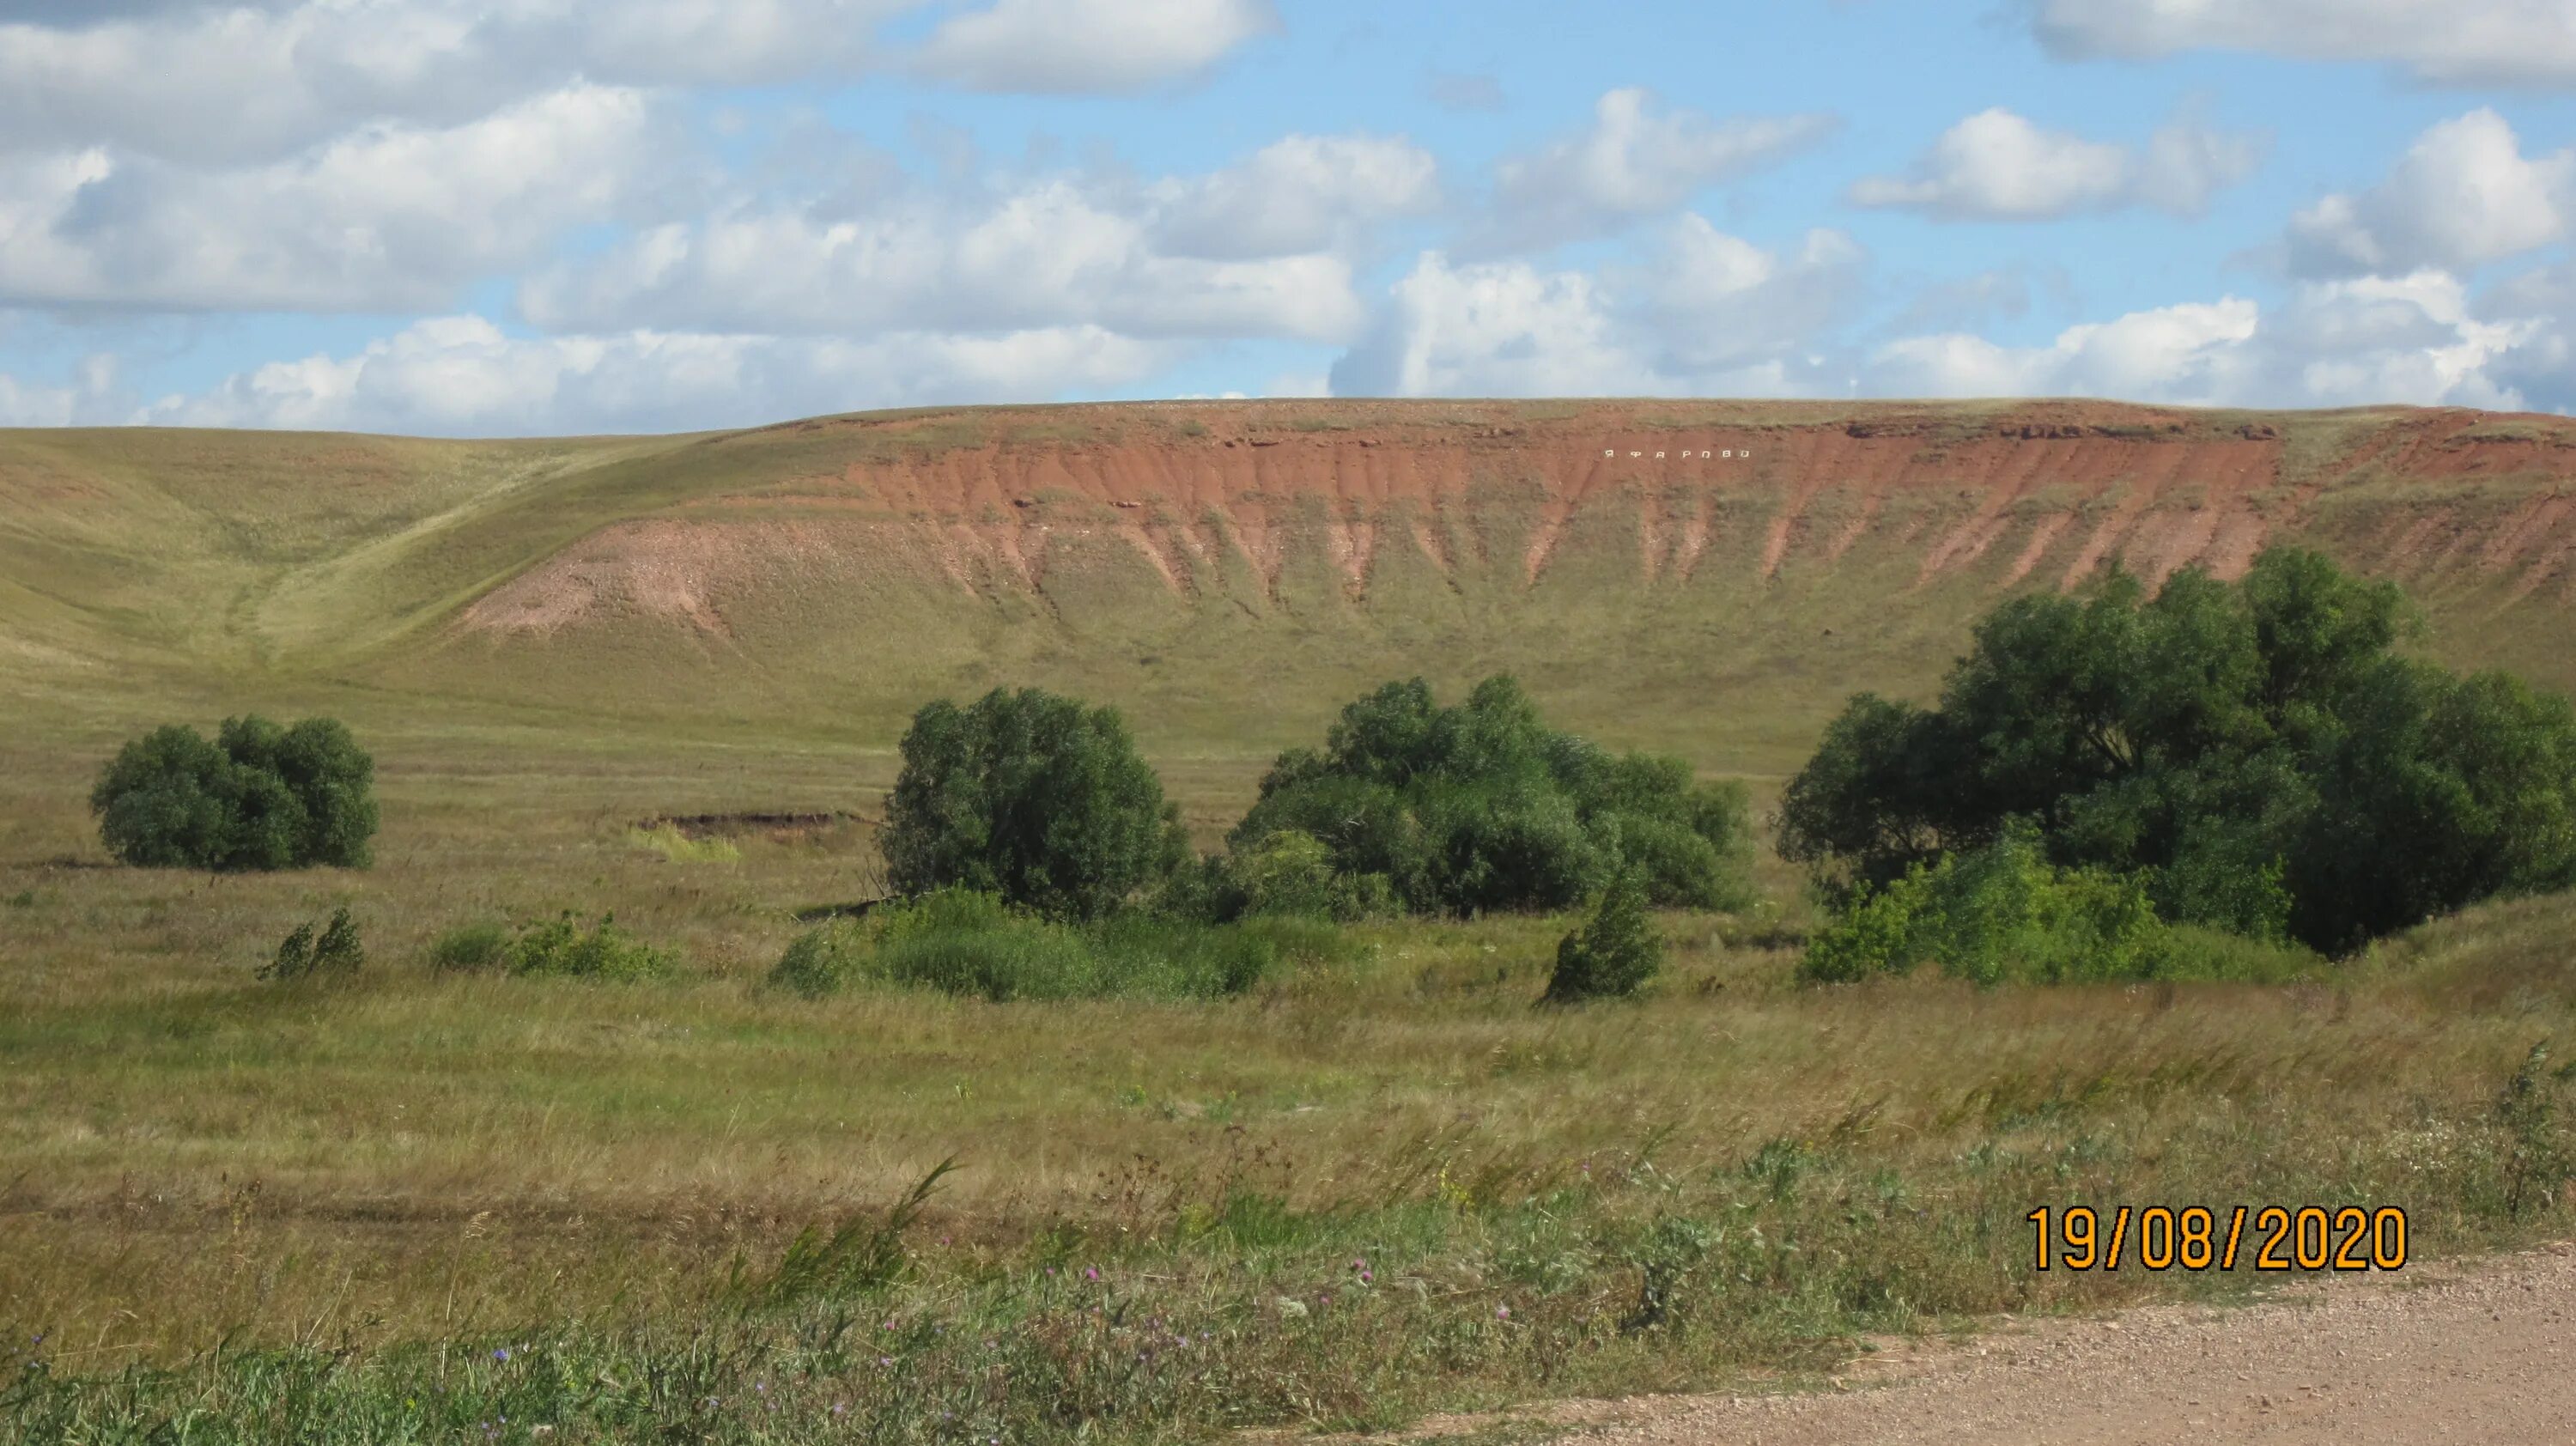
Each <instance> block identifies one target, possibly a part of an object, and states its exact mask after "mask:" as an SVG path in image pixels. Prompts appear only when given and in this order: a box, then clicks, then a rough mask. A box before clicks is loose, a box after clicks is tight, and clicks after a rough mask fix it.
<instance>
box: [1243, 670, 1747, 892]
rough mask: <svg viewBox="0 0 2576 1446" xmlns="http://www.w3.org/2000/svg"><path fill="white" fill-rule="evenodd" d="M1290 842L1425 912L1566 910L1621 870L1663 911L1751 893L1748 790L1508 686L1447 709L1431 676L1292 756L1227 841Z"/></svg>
mask: <svg viewBox="0 0 2576 1446" xmlns="http://www.w3.org/2000/svg"><path fill="white" fill-rule="evenodd" d="M1285 832H1295V833H1300V834H1305V835H1309V836H1311V837H1313V838H1314V839H1315V840H1317V841H1318V842H1320V843H1321V844H1322V845H1323V846H1324V849H1325V852H1326V854H1327V856H1328V857H1329V859H1330V861H1331V867H1332V870H1333V872H1334V873H1335V874H1336V875H1337V876H1339V877H1341V878H1343V879H1345V880H1350V881H1354V882H1355V883H1359V884H1362V885H1364V886H1365V887H1366V888H1368V889H1370V890H1374V889H1375V888H1376V887H1378V886H1377V885H1376V884H1375V883H1374V882H1373V881H1374V880H1378V879H1383V880H1384V881H1385V883H1384V888H1385V889H1386V890H1388V891H1389V892H1391V893H1392V894H1393V896H1394V897H1395V899H1396V900H1397V901H1398V902H1400V903H1401V904H1402V905H1403V906H1404V907H1406V908H1408V909H1410V910H1413V911H1415V912H1423V913H1430V912H1448V913H1466V912H1471V911H1475V910H1483V909H1557V908H1566V907H1569V906H1572V905H1574V904H1577V903H1580V902H1581V901H1583V900H1584V899H1587V898H1589V897H1592V896H1593V895H1595V894H1597V893H1599V892H1600V891H1601V889H1602V888H1603V887H1604V886H1605V885H1606V884H1607V883H1608V882H1609V881H1610V878H1611V876H1612V875H1613V874H1614V873H1616V872H1618V871H1619V870H1620V869H1622V868H1634V869H1636V870H1637V872H1638V874H1639V881H1640V887H1642V888H1643V889H1644V890H1645V892H1646V895H1647V897H1648V898H1649V899H1650V900H1651V901H1653V902H1655V903H1660V904H1674V905H1691V906H1697V907H1703V908H1722V907H1728V906H1731V905H1734V904H1736V903H1738V902H1740V901H1741V900H1742V899H1743V898H1744V897H1745V896H1746V894H1747V893H1748V888H1747V880H1746V870H1745V867H1744V861H1743V854H1744V853H1745V851H1746V842H1747V836H1748V835H1749V833H1750V822H1749V818H1748V810H1747V807H1746V804H1745V798H1744V792H1743V790H1742V789H1741V788H1740V787H1738V786H1736V785H1732V784H1718V785H1709V784H1701V783H1698V782H1697V781H1696V780H1694V779H1693V778H1692V776H1691V770H1690V766H1689V765H1688V764H1686V763H1684V762H1682V761H1681V760H1679V759H1671V758H1659V757H1654V756H1651V755H1646V754H1627V755H1624V756H1622V755H1614V754H1612V753H1610V752H1609V751H1607V750H1605V749H1603V748H1601V747H1600V746H1599V745H1597V744H1594V743H1592V742H1590V741H1589V740H1587V739H1583V738H1578V737H1576V736H1574V735H1572V734H1568V733H1561V732H1558V731H1556V730H1555V729H1552V728H1550V727H1548V726H1547V724H1546V722H1545V721H1544V720H1543V719H1541V718H1540V716H1539V713H1538V709H1537V708H1536V706H1535V705H1534V704H1532V703H1531V701H1530V699H1529V696H1528V695H1527V694H1526V693H1524V692H1522V691H1521V688H1520V685H1519V684H1518V683H1516V682H1514V681H1513V680H1512V679H1511V678H1509V677H1507V676H1498V677H1492V678H1487V679H1486V680H1484V681H1483V682H1482V683H1479V684H1477V685H1476V687H1475V689H1474V690H1473V691H1472V692H1470V693H1469V695H1468V697H1467V698H1466V700H1465V701H1464V702H1462V703H1459V704H1457V705H1454V706H1450V707H1442V706H1441V705H1440V704H1439V703H1438V701H1437V700H1436V699H1434V698H1433V696H1432V692H1431V687H1430V685H1429V684H1428V683H1425V682H1424V681H1423V680H1421V679H1419V678H1416V679H1413V680H1411V681H1409V682H1402V683H1388V684H1386V685H1384V686H1382V687H1380V688H1378V689H1376V690H1375V691H1373V692H1371V693H1369V694H1367V695H1366V696H1364V697H1362V698H1359V699H1357V700H1355V701H1354V702H1352V703H1351V704H1350V705H1349V706H1348V707H1346V708H1344V709H1343V710H1342V714H1341V717H1340V718H1339V719H1337V720H1336V721H1335V722H1334V723H1333V725H1332V727H1331V728H1330V729H1329V730H1328V731H1327V732H1326V734H1325V739H1324V747H1323V748H1322V750H1320V751H1318V750H1314V749H1306V748H1300V749H1291V750H1290V751H1288V752H1286V753H1283V754H1281V755H1279V758H1278V761H1277V762H1276V763H1275V764H1273V765H1272V767H1271V770H1270V772H1269V774H1268V775H1267V776H1266V777H1265V778H1263V780H1262V784H1261V798H1260V801H1259V802H1257V803H1256V804H1254V805H1253V808H1252V811H1251V812H1250V813H1249V814H1247V815H1246V816H1245V818H1244V820H1243V822H1242V823H1241V824H1240V825H1238V826H1237V827H1236V828H1235V830H1234V832H1233V833H1232V834H1231V835H1230V836H1229V838H1228V843H1229V846H1230V847H1231V848H1232V849H1233V850H1234V851H1235V852H1236V853H1238V854H1244V853H1249V852H1251V851H1254V850H1257V849H1259V848H1260V847H1261V846H1262V844H1263V842H1264V840H1266V839H1268V838H1270V837H1272V836H1273V835H1276V834H1280V833H1285Z"/></svg>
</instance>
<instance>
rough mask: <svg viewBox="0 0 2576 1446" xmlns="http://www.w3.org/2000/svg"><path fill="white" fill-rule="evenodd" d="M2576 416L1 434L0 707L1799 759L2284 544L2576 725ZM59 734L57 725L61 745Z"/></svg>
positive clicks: (1454, 410)
mask: <svg viewBox="0 0 2576 1446" xmlns="http://www.w3.org/2000/svg"><path fill="white" fill-rule="evenodd" d="M2571 478H2576V424H2570V423H2567V422H2564V421H2561V420H2558V419H2553V418H2541V417H2498V416H2488V415H2482V414H2476V413H2469V412H2458V411H2415V410H2403V409H2390V410H2379V411H2364V412H2337V413H2309V414H2254V413H2237V412H2202V411H2177V410H2170V409H2149V408H2133V407H2118V406H2108V405H2102V404H2092V403H2068V402H2054V403H2051V402H2033V403H2009V404H2005V403H1980V404H1966V405H1947V406H1944V405H1926V404H1867V405H1864V404H1770V403H1766V404H1748V403H1716V402H1676V403H1648V402H1583V403H1571V402H1549V403H1525V404H1500V403H1410V402H1404V403H1397V402H1388V403H1352V402H1311V403H1208V404H1146V405H1134V406H1082V407H1048V408H1008V409H969V410H959V411H938V412H913V413H897V414H877V415H867V416H857V417H846V418H832V419H822V420H816V421H809V422H800V423H793V424H789V425H786V426H780V427H769V428H761V429H756V430H751V431H743V432H729V433H712V434H701V435H694V436H683V437H657V438H597V439H572V440H562V441H530V442H433V441H418V440H409V439H398V438H377V437H347V436H314V435H292V434H271V433H223V432H184V431H166V430H116V431H66V432H28V431H19V432H0V688H6V689H8V690H9V691H10V692H11V693H12V694H14V695H15V696H17V697H19V698H20V699H21V700H22V701H23V702H24V703H25V705H26V706H27V707H28V708H29V709H30V710H35V711H48V710H50V713H59V714H62V715H64V716H76V717H79V718H82V719H87V720H91V721H92V722H93V723H94V724H95V725H96V726H99V727H102V728H103V727H107V726H109V725H110V724H119V725H121V724H122V722H124V721H126V720H128V719H131V718H142V717H150V716H158V715H159V714H160V713H162V712H166V711H168V710H169V709H172V708H186V709H194V710H199V711H204V712H207V713H210V714H211V713H213V712H219V711H224V710H227V709H230V708H235V707H247V706H253V705H261V706H269V707H282V706H284V704H283V703H281V702H277V701H274V700H281V699H292V700H322V701H329V702H331V704H332V706H338V707H343V708H346V709H351V710H354V711H356V712H358V713H360V714H366V713H369V712H381V713H385V714H397V713H403V712H407V711H408V712H418V711H420V710H459V709H462V710H467V711H475V712H484V713H489V714H491V715H492V716H496V717H498V716H514V717H527V718H532V719H549V720H556V721H558V722H567V721H571V720H577V719H585V718H586V719H590V720H594V721H595V722H597V723H598V724H600V725H602V726H607V725H610V724H616V725H618V726H640V727H651V728H686V729H692V730H695V729H740V728H750V729H754V730H756V731H758V732H761V733H764V734H779V735H789V734H797V735H813V734H819V733H830V734H834V735H838V736H843V737H859V738H866V739H870V740H872V741H885V740H890V739H891V737H892V736H893V733H894V732H895V730H896V729H897V728H898V727H899V725H900V722H901V719H902V718H903V717H904V716H905V715H906V714H908V713H909V712H910V710H911V709H912V708H913V707H915V706H917V705H918V703H919V702H920V701H921V700H922V699H923V698H925V697H927V696H930V695H932V694H936V693H940V692H951V693H954V692H963V691H970V690H980V689H982V688H984V687H988V686H991V685H993V684H995V683H1003V682H1023V681H1026V682H1039V683H1046V684H1050V685H1054V686H1059V687H1067V688H1072V689H1077V690H1079V691H1082V692H1085V693H1089V694H1091V695H1094V696H1097V697H1101V698H1105V699H1110V700H1115V701H1119V702H1122V703H1125V704H1127V705H1130V707H1131V709H1132V710H1133V711H1134V712H1135V713H1136V715H1137V716H1138V719H1139V721H1140V724H1141V725H1142V727H1143V730H1144V732H1145V733H1146V735H1147V737H1148V738H1149V739H1150V740H1152V741H1154V742H1156V743H1157V744H1158V745H1159V746H1160V747H1162V748H1164V749H1165V750H1166V751H1174V750H1179V751H1194V750H1195V751H1207V752H1215V753H1222V754H1226V755H1239V754H1248V753H1258V752H1260V751H1264V750H1266V749H1268V748H1271V747H1273V746H1276V745H1277V744H1279V743H1282V742H1285V741H1288V740H1290V739H1292V738H1297V737H1302V736H1305V735H1308V734H1310V733H1312V732H1313V731H1314V729H1315V727H1316V726H1317V724H1318V723H1319V721H1320V720H1321V719H1322V718H1323V717H1324V716H1325V715H1326V714H1328V713H1329V711H1330V710H1331V709H1332V708H1333V707H1334V706H1335V705H1336V704H1337V703H1338V701H1339V700H1340V699H1341V698H1343V697H1346V696H1347V695H1348V694H1349V693H1351V692H1352V691H1354V690H1355V689H1357V688H1359V687H1361V686H1364V685H1366V684H1368V683H1370V682H1373V681H1376V680H1378V679H1381V678H1384V677H1388V676H1394V675H1400V674H1411V673H1416V672H1420V673H1425V674H1428V675H1430V676H1432V677H1433V678H1435V679H1436V680H1442V681H1449V682H1455V681H1460V680H1464V679H1466V678H1469V677H1471V676H1474V675H1477V674H1480V673H1483V672H1487V671H1491V670H1495V669H1502V668H1509V669H1512V670H1515V671H1517V672H1519V673H1521V674H1522V676H1523V677H1524V679H1525V680H1526V681H1528V683H1529V684H1530V685H1531V687H1532V689H1533V691H1534V692H1536V693H1537V694H1538V695H1539V696H1540V697H1541V699H1542V700H1543V701H1545V702H1546V703H1548V704H1549V705H1550V706H1551V707H1552V708H1553V709H1555V710H1556V711H1557V712H1558V713H1559V714H1560V715H1561V716H1563V717H1564V718H1565V719H1566V720H1567V721H1568V722H1569V723H1571V724H1574V725H1576V726H1579V727H1583V728H1586V729H1588V730H1592V731H1597V732H1600V733H1602V734H1604V735H1605V736H1609V737H1613V738H1616V739H1619V740H1621V741H1629V742H1637V743H1651V744H1654V745H1657V746H1662V747H1669V748H1678V749H1681V750H1684V751H1686V752H1688V753H1690V754H1691V755H1692V756H1694V757H1696V758H1698V759H1700V760H1701V761H1702V763H1703V764H1704V765H1705V766H1709V767H1712V768H1721V769H1729V770H1741V771H1748V772H1756V773H1759V772H1765V771H1777V770H1780V769H1783V768H1786V767H1789V766H1793V765H1794V763H1795V761H1796V759H1797V757H1798V756H1799V755H1800V754H1801V753H1802V751H1803V749H1804V748H1805V747H1806V746H1807V745H1808V743H1809V742H1810V741H1811V740H1812V738H1813V735H1814V732H1815V730H1816V728H1817V727H1819V726H1820V725H1821V722H1822V720H1823V719H1824V718H1825V717H1826V716H1827V715H1828V714H1829V713H1830V712H1831V711H1832V709H1833V708H1834V707H1835V706H1837V705H1838V704H1839V702H1840V700H1841V698H1842V697H1843V696H1844V695H1845V694H1847V693H1849V692H1850V691H1852V690H1854V689H1857V688H1863V687H1869V688H1877V689H1880V690H1882V691H1891V692H1919V691H1922V690H1924V689H1927V688H1929V687H1930V686H1931V684H1932V682H1933V680H1935V679H1936V678H1937V676H1938V675H1939V672H1940V670H1941V668H1942V667H1943V666H1944V665H1945V664H1946V663H1947V661H1948V659H1949V658H1950V657H1951V656H1952V655H1953V654H1954V653H1955V652H1956V651H1958V649H1959V647H1960V646H1961V644H1962V641H1963V639H1964V636H1965V631H1966V627H1967V624H1968V622H1969V620H1970V619H1971V618H1973V617H1974V616H1975V615H1976V613H1978V612H1979V611H1981V610H1982V609H1983V608H1985V607H1986V606H1989V605H1990V604H1991V603H1992V601H1993V600H1994V599H1995V598H1996V597H1997V596H1998V595H2000V594H2002V593H2004V592H2006V591H2008V590H2011V589H2015V588H2033V587H2063V586H2070V585H2073V584H2075V583H2078V582H2080V581H2081V580H2082V579H2083V578H2085V577H2087V576H2089V575H2091V574H2092V573H2093V572H2095V571H2096V570H2098V569H2099V568H2101V567H2103V566H2106V565H2108V564H2109V563H2110V562H2111V561H2112V560H2113V559H2115V558H2117V559H2119V560H2121V561H2122V562H2124V563H2125V565H2127V566H2129V567H2131V568H2132V569H2133V570H2136V571H2140V572H2144V573H2146V574H2149V575H2151V576H2161V575H2163V574H2164V573H2166V572H2169V571H2171V570H2172V569H2174V568H2176V567H2180V566H2184V565H2190V564H2198V565H2202V566H2208V567H2211V568H2213V569H2214V570H2217V571H2219V572H2221V573H2228V572H2232V571H2234V570H2236V569H2239V568H2241V567H2243V566H2244V564H2245V563H2246V561H2247V560H2248V559H2250V558H2251V557H2252V556H2253V554H2254V552H2255V551H2257V550H2259V548H2260V547H2262V546H2263V545H2265V544H2266V543H2268V542H2271V541H2275V540H2292V541H2299V542H2304V543H2308V544H2310V545H2316V546H2321V547H2324V548H2326V549H2327V550H2329V551H2331V552H2333V553H2335V554H2336V555H2337V556H2339V557H2340V558H2342V559H2343V560H2345V561H2346V562H2347V563H2349V564H2351V565H2354V566H2356V567H2358V568H2360V569H2362V570H2364V571H2368V572H2372V573H2376V574H2380V575H2386V576H2393V577H2396V578H2398V579H2400V580H2401V581H2403V582H2405V583H2406V584H2407V585H2408V587H2409V588H2410V590H2411V591H2413V592H2414V593H2415V594H2416V595H2417V596H2418V597H2419V599H2421V600H2422V601H2423V602H2424V603H2425V605H2426V609H2427V613H2428V617H2429V619H2430V622H2431V627H2430V629H2429V630H2428V633H2427V636H2426V638H2425V641H2424V646H2425V647H2426V648H2428V649H2429V650H2430V651H2431V652H2433V653H2435V654H2437V655H2439V656H2441V657H2443V658H2445V659H2446V660H2449V661H2452V662H2455V663H2459V664H2466V665H2479V664H2490V663H2496V664H2504V665H2509V666H2512V667H2515V668H2517V669H2519V670H2521V671H2524V672H2526V673H2528V674H2531V675H2532V676H2534V677H2535V678H2536V679H2538V680H2539V681H2542V682H2544V683H2546V684H2548V685H2550V686H2553V687H2558V688H2568V687H2570V686H2571V685H2576V647H2571V646H2570V645H2569V642H2568V639H2569V638H2570V636H2571V633H2570V631H2569V623H2570V621H2571V608H2576V501H2571V500H2570V499H2569V498H2568V497H2567V496H2566V495H2565V494H2566V492H2567V491H2568V488H2569V484H2570V480H2571ZM49 715H50V714H49Z"/></svg>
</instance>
